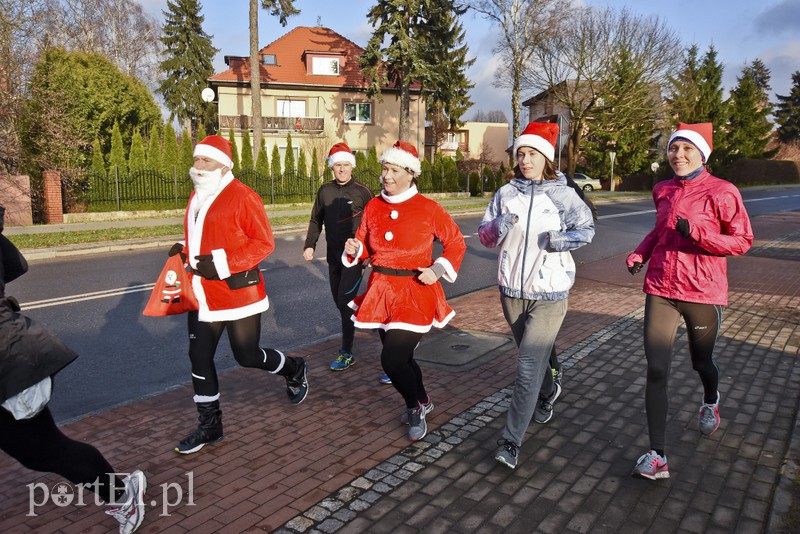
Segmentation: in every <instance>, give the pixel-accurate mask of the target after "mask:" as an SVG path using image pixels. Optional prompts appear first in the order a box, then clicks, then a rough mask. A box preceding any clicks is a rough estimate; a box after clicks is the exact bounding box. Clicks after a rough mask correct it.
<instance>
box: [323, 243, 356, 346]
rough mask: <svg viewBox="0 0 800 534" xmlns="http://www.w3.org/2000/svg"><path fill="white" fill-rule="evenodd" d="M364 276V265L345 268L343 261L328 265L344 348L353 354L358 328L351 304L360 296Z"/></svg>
mask: <svg viewBox="0 0 800 534" xmlns="http://www.w3.org/2000/svg"><path fill="white" fill-rule="evenodd" d="M363 274H364V264H363V263H361V262H358V263H357V264H356V265H353V266H352V267H345V266H344V265H342V262H341V261H338V259H337V261H336V262H335V263H329V264H328V280H329V282H330V284H331V295H333V302H334V303H336V308H337V309H338V310H339V315H341V317H342V348H343V349H344V350H346V351H347V352H353V339H354V338H355V333H356V327H355V325H354V324H353V319H352V317H353V310H352V309H351V308H350V306H349V304H350V301H352V300H353V299H354V298H356V297H357V296H358V289H359V288H360V287H361V278H362V275H363Z"/></svg>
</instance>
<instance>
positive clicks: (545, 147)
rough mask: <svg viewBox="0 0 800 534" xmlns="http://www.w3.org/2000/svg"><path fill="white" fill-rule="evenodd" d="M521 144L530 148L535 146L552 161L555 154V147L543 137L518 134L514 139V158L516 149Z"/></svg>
mask: <svg viewBox="0 0 800 534" xmlns="http://www.w3.org/2000/svg"><path fill="white" fill-rule="evenodd" d="M523 146H529V147H531V148H535V149H536V150H538V151H539V152H541V153H542V155H543V156H544V157H546V158H547V159H549V160H550V161H553V158H555V156H556V149H555V148H554V147H553V145H551V144H550V142H549V141H547V140H546V139H545V138H544V137H539V136H538V135H531V134H527V135H520V136H519V137H517V140H516V141H514V159H516V158H517V150H518V149H519V148H520V147H523Z"/></svg>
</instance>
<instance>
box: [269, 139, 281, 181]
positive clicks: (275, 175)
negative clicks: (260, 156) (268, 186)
mask: <svg viewBox="0 0 800 534" xmlns="http://www.w3.org/2000/svg"><path fill="white" fill-rule="evenodd" d="M269 174H270V176H272V179H273V180H278V179H280V178H282V176H281V152H280V150H278V145H272V158H270V170H269Z"/></svg>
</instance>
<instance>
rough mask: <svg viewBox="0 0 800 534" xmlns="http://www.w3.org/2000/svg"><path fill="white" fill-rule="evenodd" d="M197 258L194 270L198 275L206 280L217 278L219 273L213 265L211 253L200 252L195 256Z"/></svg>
mask: <svg viewBox="0 0 800 534" xmlns="http://www.w3.org/2000/svg"><path fill="white" fill-rule="evenodd" d="M194 259H196V260H197V267H196V270H197V271H198V272H199V273H200V275H201V276H202V277H203V278H205V279H207V280H219V273H218V272H217V268H216V267H214V257H213V256H212V255H211V254H201V255H199V256H195V257H194Z"/></svg>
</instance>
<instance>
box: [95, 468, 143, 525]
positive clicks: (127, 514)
mask: <svg viewBox="0 0 800 534" xmlns="http://www.w3.org/2000/svg"><path fill="white" fill-rule="evenodd" d="M122 481H123V483H124V484H125V495H124V496H123V500H124V504H120V505H116V504H115V505H111V506H107V507H106V510H105V512H106V513H107V514H108V515H110V516H113V517H114V519H116V520H117V521H119V534H131V532H134V531H135V530H136V529H137V528H139V525H141V524H142V520H143V519H144V500H143V499H144V492H145V490H146V489H147V479H146V478H145V476H144V473H142V472H141V471H139V470H138V469H137V470H136V471H134V472H133V473H131V474H130V475H128V476H126V477H125V478H123V479H122Z"/></svg>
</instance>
